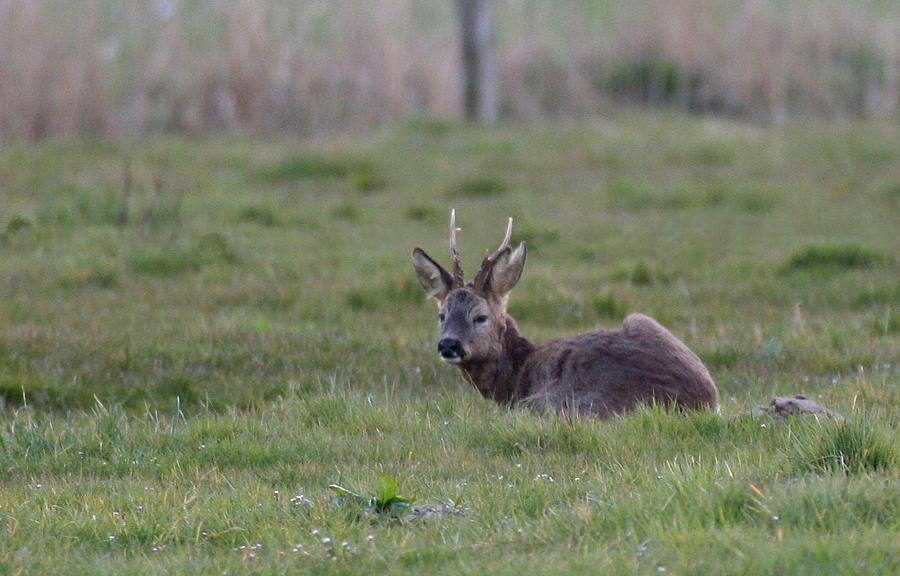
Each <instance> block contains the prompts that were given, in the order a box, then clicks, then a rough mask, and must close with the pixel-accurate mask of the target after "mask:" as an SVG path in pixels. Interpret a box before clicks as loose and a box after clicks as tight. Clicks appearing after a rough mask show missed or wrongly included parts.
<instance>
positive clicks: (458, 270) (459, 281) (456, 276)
mask: <svg viewBox="0 0 900 576" xmlns="http://www.w3.org/2000/svg"><path fill="white" fill-rule="evenodd" d="M459 231H460V228H457V227H456V209H453V210H451V211H450V256H451V257H452V258H453V287H454V288H462V286H463V270H462V264H460V262H459V249H458V248H457V247H456V233H457V232H459Z"/></svg>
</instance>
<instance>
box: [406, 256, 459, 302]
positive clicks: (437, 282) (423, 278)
mask: <svg viewBox="0 0 900 576" xmlns="http://www.w3.org/2000/svg"><path fill="white" fill-rule="evenodd" d="M413 266H414V267H415V269H416V278H418V280H419V284H421V285H422V288H424V289H425V292H427V293H428V296H429V297H431V298H434V299H435V300H437V302H438V305H440V304H442V303H443V302H444V298H446V297H447V294H449V293H450V291H451V290H452V289H453V276H451V275H450V273H449V272H447V271H446V270H445V269H444V267H443V266H441V265H440V264H438V263H437V262H435V261H434V260H432V259H431V257H430V256H429V255H428V254H426V253H425V252H424V251H423V250H422V249H421V248H416V249H415V250H413Z"/></svg>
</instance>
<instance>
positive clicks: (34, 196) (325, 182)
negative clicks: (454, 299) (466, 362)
mask: <svg viewBox="0 0 900 576" xmlns="http://www.w3.org/2000/svg"><path fill="white" fill-rule="evenodd" d="M898 132H900V130H898V126H897V125H896V124H891V123H879V124H876V123H870V124H842V125H837V124H827V125H826V124H814V123H808V124H800V123H794V124H787V125H784V126H780V127H772V128H769V127H760V126H751V125H738V124H727V123H722V122H718V121H713V120H695V119H686V118H682V117H671V116H642V117H622V118H616V119H609V120H605V121H603V122H600V123H597V124H593V125H577V126H576V125H571V126H556V127H550V126H530V127H529V126H519V127H501V128H498V129H493V130H485V129H481V128H477V127H473V126H468V125H462V124H455V123H449V122H444V121H432V120H417V121H409V122H407V123H404V124H402V125H398V126H395V127H393V128H390V129H387V130H384V131H381V132H378V133H372V134H368V135H365V136H353V137H343V138H331V139H327V140H320V141H304V142H297V141H289V140H285V141H280V142H276V141H271V140H269V141H258V140H252V139H249V138H245V137H229V138H219V139H193V140H190V139H157V140H141V141H134V142H127V143H99V142H86V141H72V142H59V143H42V144H10V145H6V146H4V147H2V148H0V233H2V240H0V398H2V403H3V405H4V413H3V421H2V424H0V447H2V450H0V571H2V573H4V574H20V573H21V574H37V573H41V574H104V573H109V574H113V573H115V574H147V573H191V574H223V573H227V574H288V573H291V574H296V573H311V574H372V573H392V574H519V575H522V574H598V573H602V574H612V575H614V574H634V573H638V574H660V573H665V574H756V573H785V574H816V575H822V574H888V573H893V572H897V571H900V555H898V553H897V550H898V547H900V520H898V519H900V482H898V480H900V460H898V457H900V455H898V451H897V447H896V438H897V433H898V427H900V418H898V406H900V386H898V384H900V274H898V273H900V233H898V221H900V147H898V146H897V142H898V141H900V133H898ZM451 207H454V208H456V209H457V214H458V223H459V225H460V226H461V227H462V232H461V234H460V249H461V251H462V258H463V265H464V267H466V268H467V269H468V270H472V269H473V268H474V267H475V264H476V263H477V262H478V261H479V260H480V258H481V256H482V255H483V253H484V250H485V249H488V248H493V247H495V246H496V245H497V244H498V242H499V241H500V239H501V236H502V233H503V229H504V226H505V219H506V217H507V216H513V217H514V218H515V228H514V233H513V241H519V240H526V241H527V242H528V246H529V260H528V264H527V266H526V269H525V273H524V276H523V278H522V281H521V282H520V284H519V286H518V287H517V289H516V291H515V292H514V293H513V295H512V300H511V304H510V309H511V312H512V313H513V315H514V316H515V317H516V318H517V319H518V320H519V323H520V327H521V328H522V331H523V333H525V334H526V335H528V336H530V337H532V338H533V339H535V340H537V341H545V340H547V339H550V338H553V337H556V336H560V335H566V334H573V333H576V332H578V331H582V330H586V329H590V328H591V327H595V326H598V325H604V326H614V325H616V324H617V323H619V322H620V321H621V319H622V318H623V317H624V315H625V314H627V313H629V312H636V311H640V312H644V313H647V314H650V315H653V316H655V317H656V318H658V319H659V320H660V321H661V322H663V323H664V324H666V325H667V326H668V327H670V329H671V330H672V331H673V332H674V333H675V334H676V335H678V336H679V337H680V338H682V339H683V340H684V341H685V342H686V343H687V344H688V345H689V346H691V348H693V349H694V350H695V351H696V352H697V353H698V355H699V356H700V357H701V358H702V359H703V360H704V361H705V362H706V363H707V365H708V367H709V369H710V372H711V373H712V375H713V377H714V379H715V380H716V382H717V384H718V386H719V388H720V392H721V395H722V414H721V415H711V414H694V415H670V414H666V413H664V412H659V411H656V410H652V409H649V410H646V411H643V412H640V413H638V414H635V415H632V416H629V417H626V418H621V419H617V420H613V421H607V422H595V421H590V420H575V421H566V420H563V419H560V418H557V417H554V416H547V415H544V416H541V415H536V414H532V413H530V412H527V411H523V410H512V411H509V410H506V409H503V408H500V407H498V406H495V405H492V404H490V403H488V402H486V401H484V400H482V399H481V398H480V397H478V396H477V395H476V393H475V392H473V391H472V390H471V389H468V388H466V386H465V385H464V384H463V382H462V380H461V377H460V375H459V374H458V373H457V371H456V370H454V369H453V368H452V367H450V366H446V365H443V364H441V363H440V361H439V360H438V359H437V354H436V353H435V340H436V309H435V307H434V305H433V304H432V303H429V302H426V301H425V297H424V293H423V292H422V291H421V288H420V287H419V286H418V284H417V282H416V280H415V278H414V274H413V271H412V266H411V262H410V254H411V251H412V249H413V247H415V246H421V247H422V248H424V249H425V250H426V251H428V252H429V253H430V254H432V255H433V256H436V257H438V258H439V259H441V260H442V261H443V262H447V261H448V260H449V258H448V257H445V256H444V255H445V254H446V246H447V223H448V217H449V212H450V208H451ZM776 394H779V395H789V394H805V395H807V396H809V397H810V398H813V399H815V400H817V401H819V402H821V403H823V404H824V405H826V406H828V407H829V408H831V409H834V410H836V411H838V412H840V413H842V414H843V415H844V416H846V417H847V418H848V420H847V421H846V422H845V423H843V424H836V423H832V422H817V421H814V420H802V421H801V420H796V421H788V422H766V421H760V420H753V419H750V418H747V417H737V418H733V417H732V416H734V415H736V414H739V413H740V412H742V411H744V410H746V409H748V408H750V407H752V406H754V405H756V404H762V403H764V402H766V401H767V400H768V399H769V398H771V397H772V396H773V395H776ZM383 475H386V476H388V477H390V478H392V479H394V480H395V481H396V482H397V483H398V484H399V487H398V494H397V495H399V496H401V497H410V498H414V499H415V500H414V504H416V505H419V506H421V507H423V509H425V510H429V511H431V517H430V518H428V519H423V520H420V521H407V522H399V521H397V520H396V519H394V518H393V516H392V514H391V508H390V507H383V509H379V508H378V507H376V508H375V509H374V510H372V509H369V508H367V505H366V504H367V502H366V501H367V500H368V499H369V498H370V497H374V496H378V497H379V499H380V500H381V504H384V503H385V502H384V501H386V500H390V496H392V495H393V494H392V490H390V483H389V482H386V481H384V480H380V478H381V477H382V476H383ZM331 484H339V485H340V486H343V487H344V488H346V489H348V490H352V491H354V492H356V493H357V494H360V496H361V498H359V499H355V498H353V497H345V498H343V499H342V500H340V501H338V500H336V497H337V494H336V493H335V492H333V491H332V490H330V489H329V485H331Z"/></svg>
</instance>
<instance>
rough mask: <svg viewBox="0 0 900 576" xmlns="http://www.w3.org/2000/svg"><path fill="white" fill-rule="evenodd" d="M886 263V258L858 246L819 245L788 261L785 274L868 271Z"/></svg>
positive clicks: (807, 247)
mask: <svg viewBox="0 0 900 576" xmlns="http://www.w3.org/2000/svg"><path fill="white" fill-rule="evenodd" d="M882 262H884V256H882V255H881V254H878V253H877V252H874V251H872V250H869V249H866V248H863V247H862V246H860V245H858V244H819V245H811V246H806V247H804V248H802V249H800V250H799V251H797V252H796V253H795V254H794V255H793V256H791V257H790V259H788V261H787V262H786V263H785V265H784V267H783V269H782V270H783V271H784V272H785V273H790V272H795V271H802V270H812V271H820V272H829V271H830V272H839V271H841V270H853V269H868V268H873V267H875V266H878V265H880V264H881V263H882Z"/></svg>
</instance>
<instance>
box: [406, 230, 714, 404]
mask: <svg viewBox="0 0 900 576" xmlns="http://www.w3.org/2000/svg"><path fill="white" fill-rule="evenodd" d="M450 227H451V233H450V244H451V249H450V250H451V254H452V255H453V274H452V275H451V274H450V273H449V272H447V271H446V270H445V269H444V268H443V267H441V266H440V265H439V264H437V263H436V262H435V261H434V260H432V259H431V258H430V257H429V256H428V255H427V254H425V252H423V251H422V250H421V249H419V248H416V250H415V251H414V252H413V263H414V265H415V268H416V273H417V277H418V279H419V282H420V284H422V287H423V288H424V289H425V291H426V292H427V293H428V294H429V296H431V297H432V298H434V299H435V300H437V302H438V306H439V307H440V314H439V318H440V330H441V338H440V342H439V343H438V351H439V353H440V355H441V357H442V359H444V360H445V361H447V362H450V363H454V364H456V365H457V366H458V367H459V368H460V369H461V370H462V372H463V375H464V376H465V378H466V380H468V381H469V382H470V383H471V384H472V385H473V386H474V387H475V388H476V389H477V390H478V391H479V392H480V393H481V394H482V396H484V397H485V398H488V399H491V400H494V401H496V402H499V403H501V404H521V403H525V404H528V405H530V406H533V407H534V408H536V409H539V410H549V411H556V412H564V413H576V412H577V413H580V414H590V415H595V416H599V417H609V416H612V415H615V414H621V413H625V412H629V411H631V410H634V409H635V408H636V407H638V406H639V405H642V404H651V403H654V402H656V403H659V404H663V405H665V406H667V407H670V406H677V407H679V408H682V409H692V410H699V409H711V410H718V391H717V390H716V386H715V384H714V383H713V381H712V378H711V377H710V376H709V372H708V371H707V370H706V367H705V366H704V365H703V363H702V362H701V361H700V359H699V358H698V357H697V356H696V355H695V354H694V353H693V352H691V350H690V349H689V348H688V347H687V346H686V345H685V344H683V343H682V342H681V341H680V340H678V338H676V337H675V336H674V335H673V334H672V333H671V332H669V331H668V330H666V329H665V328H663V327H662V326H661V325H660V324H658V323H657V322H656V321H655V320H653V319H651V318H649V317H647V316H643V315H641V314H632V315H630V316H628V317H627V318H625V320H624V322H623V325H622V329H621V330H598V331H594V332H588V333H585V334H580V335H578V336H574V337H572V338H563V339H559V340H554V341H552V342H549V343H547V344H544V345H541V346H536V345H535V344H532V343H531V342H530V341H528V340H527V339H526V338H525V337H524V336H522V335H521V333H520V332H519V329H518V327H517V325H516V322H515V320H514V319H513V318H512V317H511V316H510V315H509V314H508V313H507V312H506V301H507V298H508V296H509V292H510V291H511V290H512V288H513V287H514V286H515V284H516V283H517V282H518V280H519V277H520V276H521V273H522V269H523V267H524V264H525V255H526V249H525V243H524V242H523V243H522V244H521V245H519V247H518V248H516V249H515V250H511V249H510V247H509V238H510V235H511V231H512V219H510V226H509V228H508V229H507V236H506V239H505V240H504V242H503V244H501V246H500V248H499V249H498V250H497V251H496V252H494V253H493V254H492V255H490V256H488V257H486V258H485V259H484V262H483V263H482V266H481V269H480V270H479V272H478V274H477V275H476V277H475V280H474V281H473V282H470V283H468V284H464V283H463V280H462V269H461V267H460V265H459V258H458V253H457V251H456V232H457V229H456V227H455V215H454V217H451V225H450Z"/></svg>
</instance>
